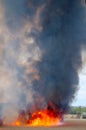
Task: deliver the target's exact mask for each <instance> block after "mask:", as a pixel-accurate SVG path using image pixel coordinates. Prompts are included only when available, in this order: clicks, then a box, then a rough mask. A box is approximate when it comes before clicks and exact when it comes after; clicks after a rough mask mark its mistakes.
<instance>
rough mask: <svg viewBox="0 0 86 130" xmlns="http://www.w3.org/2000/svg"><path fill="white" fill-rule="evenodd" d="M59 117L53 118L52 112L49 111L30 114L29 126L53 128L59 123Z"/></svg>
mask: <svg viewBox="0 0 86 130" xmlns="http://www.w3.org/2000/svg"><path fill="white" fill-rule="evenodd" d="M60 120H61V119H60V117H58V118H57V117H55V113H54V112H50V111H49V110H41V111H37V112H34V113H33V114H32V119H31V120H29V125H30V126H54V125H58V124H59V123H60Z"/></svg>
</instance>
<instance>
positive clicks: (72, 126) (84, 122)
mask: <svg viewBox="0 0 86 130" xmlns="http://www.w3.org/2000/svg"><path fill="white" fill-rule="evenodd" d="M0 130H86V119H68V120H65V121H64V124H62V125H60V126H57V127H56V126H55V127H6V126H2V127H0Z"/></svg>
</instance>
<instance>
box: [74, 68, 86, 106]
mask: <svg viewBox="0 0 86 130" xmlns="http://www.w3.org/2000/svg"><path fill="white" fill-rule="evenodd" d="M72 105H73V106H86V67H84V68H83V70H82V72H81V73H80V74H79V90H78V92H77V94H76V97H75V99H74V101H73V104H72Z"/></svg>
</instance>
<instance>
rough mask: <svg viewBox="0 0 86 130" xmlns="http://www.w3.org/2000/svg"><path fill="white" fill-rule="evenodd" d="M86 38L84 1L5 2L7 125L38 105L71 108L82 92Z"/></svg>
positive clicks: (0, 76)
mask: <svg viewBox="0 0 86 130" xmlns="http://www.w3.org/2000/svg"><path fill="white" fill-rule="evenodd" d="M85 34H86V7H85V3H84V1H83V0H72V1H70V0H60V1H59V0H37V1H36V0H0V103H1V104H4V105H2V106H1V110H0V112H1V114H0V115H2V117H5V122H9V121H12V120H14V119H15V118H16V117H17V115H18V112H19V110H20V109H26V108H27V106H30V107H31V106H34V107H33V110H32V111H34V110H35V109H38V108H44V107H47V103H48V102H49V101H53V102H54V103H55V104H57V105H58V106H59V107H60V108H61V109H63V110H64V111H66V110H67V109H68V107H69V106H70V104H71V102H72V100H73V99H74V97H75V94H76V91H77V89H78V87H77V86H78V81H79V79H78V71H79V69H80V68H81V65H82V59H81V49H82V47H83V46H85V44H86V38H85ZM10 112H11V116H10V117H9V113H10Z"/></svg>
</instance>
